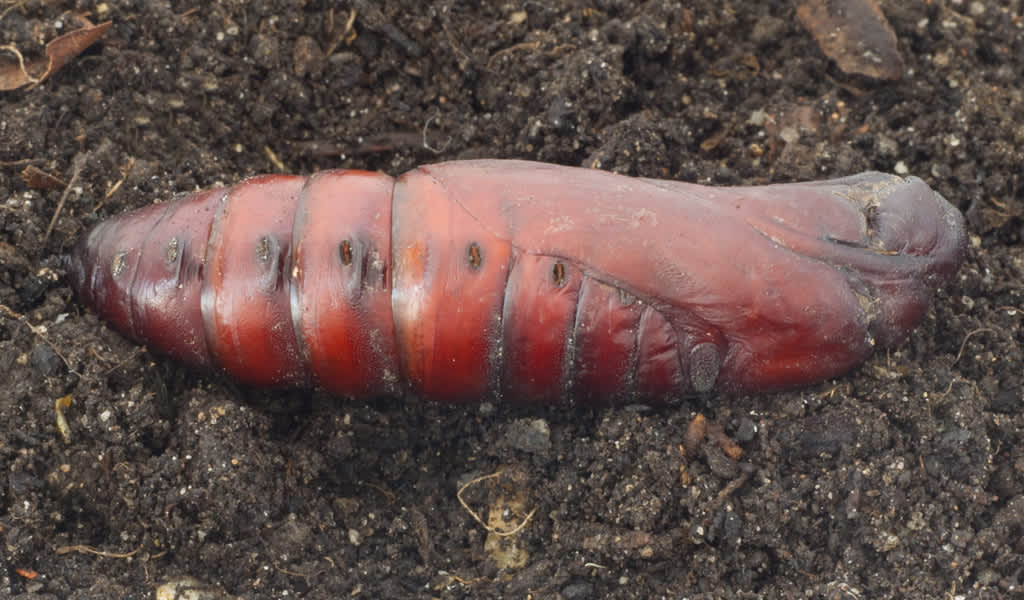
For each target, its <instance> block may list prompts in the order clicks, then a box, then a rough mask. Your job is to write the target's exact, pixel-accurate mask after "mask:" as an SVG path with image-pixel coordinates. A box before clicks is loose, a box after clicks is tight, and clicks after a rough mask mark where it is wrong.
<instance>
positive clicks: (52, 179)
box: [21, 165, 67, 190]
mask: <svg viewBox="0 0 1024 600" xmlns="http://www.w3.org/2000/svg"><path fill="white" fill-rule="evenodd" d="M21 178H22V180H24V182H25V185H27V186H28V187H30V188H32V189H34V190H62V189H64V188H65V187H66V186H67V184H66V183H64V181H62V180H61V179H60V178H59V177H57V176H55V175H50V174H49V173H47V172H46V171H44V170H42V169H40V168H39V167H37V166H35V165H29V166H27V167H25V168H24V169H22V171H21Z"/></svg>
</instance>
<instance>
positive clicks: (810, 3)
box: [796, 0, 903, 79]
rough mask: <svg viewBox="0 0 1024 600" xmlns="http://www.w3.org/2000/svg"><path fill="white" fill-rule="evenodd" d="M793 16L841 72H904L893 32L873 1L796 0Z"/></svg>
mask: <svg viewBox="0 0 1024 600" xmlns="http://www.w3.org/2000/svg"><path fill="white" fill-rule="evenodd" d="M796 15H797V17H799V19H800V22H801V23H803V24H804V27H806V28H807V29H808V31H810V32H811V34H812V35H813V36H814V39H815V40H816V41H817V42H818V46H819V47H821V51H822V52H824V53H825V56H828V57H829V58H831V59H832V60H834V61H836V64H838V65H839V68H840V69H842V70H843V72H844V73H855V74H859V75H866V76H868V77H873V78H875V79H899V78H900V77H901V76H902V75H903V57H902V56H901V55H900V51H899V48H898V47H897V45H896V34H895V33H894V32H893V30H892V27H890V26H889V21H887V20H886V18H885V15H884V14H883V13H882V9H880V8H878V5H877V4H875V2H874V0H798V4H797V8H796Z"/></svg>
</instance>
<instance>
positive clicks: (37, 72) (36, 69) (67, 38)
mask: <svg viewBox="0 0 1024 600" xmlns="http://www.w3.org/2000/svg"><path fill="white" fill-rule="evenodd" d="M111 24H112V22H111V21H107V22H106V23H100V24H99V25H89V26H87V27H82V28H80V29H76V30H74V31H69V32H67V33H65V34H64V35H62V36H59V37H56V38H54V39H53V40H50V42H49V43H48V44H46V57H45V58H37V59H35V60H31V61H28V62H25V59H24V58H23V57H22V55H21V52H20V51H18V49H17V48H16V47H15V46H13V45H7V46H0V50H6V51H7V53H8V54H10V55H13V56H7V55H2V54H0V91H4V92H5V91H8V90H16V89H19V88H22V87H25V86H28V87H29V89H31V88H33V87H35V86H37V85H39V84H40V83H42V82H44V81H46V80H47V79H48V78H49V77H50V76H51V75H53V74H54V73H56V72H57V71H58V70H59V69H60V68H61V67H63V66H64V65H66V64H67V63H68V62H69V61H70V60H71V59H73V58H74V57H76V56H78V55H79V54H81V53H82V51H83V50H85V49H86V48H88V47H89V46H91V45H93V44H94V43H96V40H98V39H99V38H100V36H102V35H103V34H104V33H106V31H107V30H108V29H110V26H111Z"/></svg>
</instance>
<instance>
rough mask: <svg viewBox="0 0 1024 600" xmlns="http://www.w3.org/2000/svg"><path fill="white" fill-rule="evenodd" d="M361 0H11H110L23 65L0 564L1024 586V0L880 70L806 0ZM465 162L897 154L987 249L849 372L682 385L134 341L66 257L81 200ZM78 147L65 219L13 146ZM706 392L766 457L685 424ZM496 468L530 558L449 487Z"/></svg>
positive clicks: (656, 169)
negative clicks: (842, 60) (413, 371)
mask: <svg viewBox="0 0 1024 600" xmlns="http://www.w3.org/2000/svg"><path fill="white" fill-rule="evenodd" d="M338 4H339V5H338V6H335V5H334V3H331V2H315V1H314V2H307V1H301V0H296V1H294V2H285V1H283V0H282V1H275V0H266V1H254V2H249V3H235V2H230V3H227V2H226V3H223V4H221V3H215V2H198V3H197V2H179V1H175V2H168V1H155V2H153V1H149V0H146V1H142V0H137V1H135V2H132V1H125V2H120V1H119V2H110V3H102V2H93V1H90V0H78V1H77V2H70V1H58V2H22V3H11V2H3V3H0V15H2V17H0V44H14V45H16V46H17V48H18V49H20V50H21V52H22V53H23V54H26V55H27V56H42V55H43V44H44V43H45V42H46V41H48V40H50V39H53V38H54V37H56V36H57V35H60V34H61V33H64V32H66V31H68V30H70V29H73V28H76V27H78V26H80V25H79V23H78V22H76V21H75V19H74V15H75V14H81V13H83V12H89V11H91V15H90V18H91V19H92V20H93V21H94V22H100V21H104V20H108V19H109V20H113V22H114V25H113V27H112V28H111V30H110V31H109V32H108V33H107V35H106V36H105V37H104V38H103V39H102V40H101V42H100V43H98V44H96V45H95V46H93V47H92V48H90V49H89V50H88V51H86V52H85V53H84V54H83V55H81V56H79V57H78V58H76V59H75V60H73V61H71V62H70V63H69V64H68V65H67V66H65V67H64V68H63V69H61V70H60V71H59V72H58V73H57V74H56V75H55V76H54V77H53V78H52V79H50V80H49V81H46V82H45V83H43V84H42V85H40V86H39V87H37V88H35V89H32V90H19V91H13V92H6V93H3V94H2V95H0V164H2V166H0V199H2V200H3V205H2V207H0V208H2V210H0V304H2V305H3V307H2V308H0V373H2V375H0V378H2V382H0V467H2V475H0V539H2V544H0V597H5V598H6V597H17V598H67V597H70V598H76V599H79V600H81V599H85V598H151V597H153V594H154V589H155V588H156V586H157V585H159V584H161V583H163V582H165V581H167V580H169V579H176V578H181V577H186V576H187V577H192V578H195V579H196V580H198V581H199V582H202V583H203V584H206V585H208V586H210V587H208V588H206V591H205V592H204V593H205V594H206V596H205V597H216V596H217V594H219V593H220V592H219V591H222V592H223V593H225V594H228V595H230V596H239V597H244V598H281V597H285V596H286V595H287V596H288V597H308V598H327V597H365V598H400V597H401V598H405V597H409V598H430V597H441V598H489V597H506V598H564V599H570V598H592V597H615V598H648V597H673V598H681V597H687V598H755V597H756V598H761V597H763V598H797V597H799V598H942V597H947V598H953V597H965V598H1008V597H1021V596H1020V594H1022V592H1021V590H1022V586H1024V541H1022V540H1024V415H1022V412H1021V409H1022V407H1024V353H1022V350H1021V344H1022V341H1024V328H1022V321H1024V298H1022V295H1024V279H1022V277H1024V246H1022V243H1021V235H1022V233H1024V221H1022V218H1021V215H1022V213H1024V195H1022V192H1021V187H1022V181H1021V176H1020V173H1021V170H1022V165H1024V152H1022V151H1021V150H1020V148H1021V147H1022V146H1024V87H1022V84H1021V82H1022V71H1021V62H1020V61H1021V56H1024V29H1022V18H1021V14H1022V7H1024V5H1022V2H1021V1H1020V0H998V1H995V0H993V1H982V2H968V1H966V0H964V1H960V0H927V1H926V0H918V1H907V2H888V3H886V5H885V7H884V8H885V10H886V13H887V15H888V17H889V20H890V22H891V24H892V26H893V28H894V30H895V31H896V34H897V36H898V38H899V40H900V47H901V49H902V51H903V55H904V60H905V62H906V66H907V69H906V73H905V75H904V77H903V78H902V79H901V80H899V81H898V82H888V83H885V82H877V81H871V80H867V79H862V78H857V77H851V76H848V75H845V74H843V73H842V72H840V71H839V70H838V69H837V68H836V66H835V65H834V64H832V63H830V61H828V60H827V59H826V58H824V56H823V54H822V53H821V51H820V49H819V48H818V47H817V44H816V43H815V41H814V39H813V38H812V37H811V36H810V35H809V34H808V33H807V32H806V31H805V30H804V29H803V28H802V27H801V26H800V24H799V23H798V21H797V20H796V18H795V11H794V8H793V6H792V5H790V4H789V3H784V2H758V1H754V0H750V1H742V2H741V1H738V0H732V1H730V0H726V1H724V2H723V1H722V0H696V1H693V2H685V3H683V2H673V1H669V0H651V1H649V2H636V1H635V0H578V1H577V0H565V1H563V2H560V3H546V2H454V1H449V2H434V3H424V2H419V1H413V0H400V1H399V0H396V1H392V2H387V3H376V2H371V1H369V0H353V1H352V2H351V3H344V2H342V3H338ZM553 4H557V6H556V7H552V6H551V5H553ZM332 6H333V8H332ZM352 10H354V11H355V17H354V21H353V22H352V23H351V24H349V20H350V14H351V12H350V11H352ZM0 52H4V51H2V50H0ZM274 156H276V159H277V160H278V161H279V162H280V165H279V164H278V162H276V161H275V159H274V158H273V157H274ZM76 157H79V158H80V160H79V161H76ZM470 157H498V158H529V159H535V160H543V161H550V162H556V163H561V164H568V165H586V166H593V167H600V168H603V169H609V170H614V171H619V172H622V173H627V174H631V175H642V176H650V177H663V178H674V179H682V180H689V181H697V182H701V183H713V184H753V183H763V182H770V181H793V180H798V179H813V178H824V177H830V176H840V175H847V174H851V173H855V172H858V171H862V170H867V169H877V170H883V171H898V172H902V171H903V169H904V167H905V168H906V169H907V171H908V172H910V173H914V174H917V175H919V176H921V177H923V178H924V179H925V180H926V181H927V182H928V183H929V184H930V185H932V186H933V187H934V188H935V189H937V190H938V191H939V192H941V193H942V194H943V195H944V196H946V197H947V198H948V199H950V201H951V202H953V203H954V204H956V205H958V206H959V207H960V208H961V209H962V210H963V211H964V212H965V213H966V214H967V215H968V223H969V227H970V234H971V244H970V249H969V253H968V258H967V261H966V263H965V265H964V267H963V270H962V271H961V273H960V275H959V276H958V278H957V279H956V280H955V281H954V282H953V283H952V284H951V285H949V286H948V287H947V288H946V289H943V290H940V292H939V293H938V295H937V298H936V301H935V303H934V308H933V310H932V311H931V312H930V313H929V315H928V317H927V318H926V320H925V323H924V324H923V325H922V326H921V327H920V328H919V329H918V330H917V331H916V332H915V333H914V334H913V335H912V336H911V337H910V339H909V340H908V341H907V342H906V343H904V344H903V345H901V346H900V347H899V348H897V349H895V350H892V351H889V352H885V353H880V354H878V355H877V356H875V357H874V358H872V359H871V360H870V361H869V362H868V363H867V364H865V365H864V366H863V367H862V368H860V369H859V370H857V371H856V372H854V373H852V374H851V375H849V376H847V377H844V378H841V379H838V380H835V381H831V382H828V383H825V384H822V385H820V386H818V387H815V388H812V389H806V390H800V391H795V392H792V393H785V394H776V395H769V394H755V395H735V396H713V397H709V398H703V399H696V400H693V401H690V402H688V403H685V404H683V405H682V406H679V407H675V408H672V409H662V410H646V409H638V408H636V407H632V408H620V409H607V410H586V409H580V408H568V407H554V408H544V407H514V406H505V405H492V404H482V405H474V406H458V407H449V406H437V405H432V404H425V403H422V402H419V401H415V400H408V399H407V400H402V399H391V400H383V401H372V402H370V401H367V402H365V403H363V402H343V401H338V400H336V399H333V398H330V397H329V396H327V395H326V394H323V393H320V392H266V391H254V390H248V389H242V388H239V387H238V386H236V385H235V384H233V383H232V382H231V381H229V380H227V379H226V378H223V377H221V376H218V375H216V374H209V373H200V372H196V371H195V370H192V369H189V368H187V367H184V366H181V365H178V364H176V363H174V362H172V361H169V360H167V359H164V358H162V357H160V356H157V355H154V354H151V353H149V352H147V351H146V350H145V349H142V348H139V347H137V346H136V345H134V344H132V343H131V342H128V341H126V340H125V339H123V338H122V337H120V336H119V335H118V334H116V333H114V332H113V331H112V330H110V329H108V328H107V327H106V326H104V325H103V324H102V323H101V322H100V321H99V320H98V319H97V318H96V317H95V316H93V315H92V314H90V313H89V312H88V311H87V310H86V309H85V308H84V307H82V306H81V305H79V304H78V303H77V302H76V300H75V299H74V298H73V297H72V295H71V292H70V290H69V288H68V286H67V285H66V283H65V281H64V280H63V268H64V267H63V263H62V261H61V257H62V255H64V254H66V253H67V252H68V250H69V248H70V246H71V245H72V243H73V242H74V240H75V239H76V238H77V236H78V235H79V234H80V233H82V231H83V230H84V229H85V228H86V227H87V226H89V225H90V224H92V223H95V222H96V221H97V220H98V219H101V218H104V217H107V216H110V215H113V214H117V213H119V212H121V211H124V210H126V209H130V208H135V207H139V206H143V205H146V204H148V203H151V202H156V201H160V200H164V199H168V198H170V197H172V196H173V195H174V194H175V193H178V192H183V191H192V190H195V189H198V188H201V187H206V186H210V185H213V184H217V183H230V182H234V181H237V180H239V179H241V178H243V177H245V176H248V175H252V174H256V173H261V172H274V171H276V170H278V169H279V168H280V167H282V166H283V168H284V169H285V170H287V171H291V172H297V173H311V172H313V171H316V170H318V169H327V168H332V167H342V166H343V167H359V168H369V169H377V170H382V171H386V172H388V173H392V174H398V173H400V172H402V171H405V170H407V169H409V168H412V167H414V166H416V165H418V164H421V163H425V162H433V161H440V160H450V159H458V158H470ZM76 162H80V163H81V165H82V168H81V171H80V173H79V174H78V177H77V179H76V180H75V181H74V182H73V185H71V186H70V188H69V193H68V195H67V199H66V203H65V204H64V206H63V209H62V210H61V211H60V213H59V216H58V217H57V220H56V223H55V226H54V229H53V231H52V233H51V234H50V235H49V236H48V237H47V236H46V231H47V227H48V225H49V223H50V220H51V218H52V217H53V215H54V214H55V212H57V206H58V202H59V201H60V199H61V195H62V191H61V190H60V189H38V188H36V187H32V186H30V185H29V184H27V183H26V180H25V179H24V178H23V177H22V175H21V172H22V170H23V169H24V168H25V167H26V166H29V165H31V166H34V167H37V168H38V169H41V170H42V171H45V172H47V173H50V174H52V175H55V176H57V177H60V178H61V179H63V180H64V181H69V180H71V179H72V175H73V172H74V170H75V164H76ZM68 394H70V396H71V404H70V406H69V407H68V408H66V409H64V414H65V415H66V416H67V420H68V429H69V434H70V438H69V440H68V441H65V440H64V439H63V438H62V436H61V434H60V433H59V431H58V428H57V424H56V412H55V410H54V403H55V401H56V400H57V399H58V398H61V397H63V396H65V395H68ZM698 413H701V414H703V415H705V416H706V417H707V418H708V420H709V421H710V422H712V423H717V424H720V425H721V426H722V427H724V431H725V434H726V435H727V436H729V437H730V438H731V439H733V440H734V441H736V442H737V443H738V444H739V445H740V446H741V447H742V450H743V454H742V457H741V458H740V459H739V460H738V461H737V460H733V459H731V458H729V457H728V456H727V455H726V454H725V453H724V451H723V450H722V448H721V446H720V445H717V444H713V443H709V444H705V445H704V447H703V448H701V449H700V450H699V451H697V452H690V453H687V452H685V451H684V450H683V442H684V436H685V432H686V429H687V426H688V424H689V423H690V421H691V420H692V419H693V417H694V416H695V415H697V414H698ZM499 471H500V472H501V475H500V476H496V477H492V478H489V479H483V480H481V481H479V482H477V483H476V484H474V485H473V486H471V487H469V488H468V489H467V490H466V491H465V492H464V493H463V497H464V498H465V500H466V502H467V505H468V506H469V507H470V508H472V509H473V510H474V511H476V513H478V514H479V515H480V517H481V519H482V520H484V521H485V522H490V523H491V524H492V525H498V526H504V527H511V526H514V525H516V524H519V523H521V522H522V521H523V519H525V518H526V516H527V515H532V516H531V517H530V518H529V520H528V521H527V522H526V524H525V526H523V527H522V529H521V530H520V531H519V533H518V534H516V535H514V536H509V537H506V538H504V540H503V542H502V543H504V544H505V546H506V547H505V548H504V550H505V552H504V554H501V553H499V552H498V551H497V550H496V549H494V548H493V543H494V541H495V539H494V538H495V536H490V537H492V540H491V542H490V543H488V542H487V538H488V537H489V536H488V532H487V530H486V529H485V528H484V527H483V526H482V525H481V524H480V523H478V522H477V521H475V520H474V518H473V516H472V515H471V513H470V512H469V511H467V509H466V508H464V507H463V506H462V505H461V504H460V502H459V499H458V498H457V492H458V491H459V489H460V487H461V486H462V485H463V484H465V483H467V482H469V481H471V480H472V479H474V478H477V477H480V476H484V475H489V474H493V473H497V472H499ZM502 521H505V522H506V523H505V524H504V525H501V524H500V523H501V522H502ZM509 561H511V562H518V563H521V566H509ZM218 590H219V591H218Z"/></svg>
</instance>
